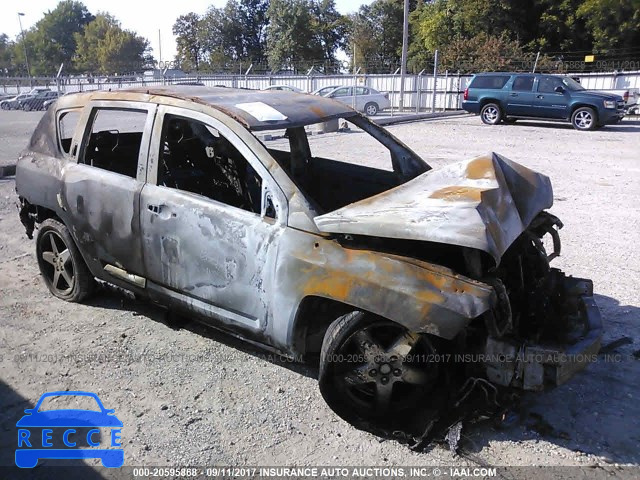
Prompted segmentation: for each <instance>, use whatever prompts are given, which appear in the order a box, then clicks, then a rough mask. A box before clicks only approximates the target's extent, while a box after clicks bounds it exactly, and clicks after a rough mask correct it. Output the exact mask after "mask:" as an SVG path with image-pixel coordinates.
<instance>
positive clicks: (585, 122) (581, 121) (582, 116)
mask: <svg viewBox="0 0 640 480" xmlns="http://www.w3.org/2000/svg"><path fill="white" fill-rule="evenodd" d="M575 122H576V126H577V127H578V128H589V127H590V126H591V125H592V124H593V115H591V114H590V113H589V112H586V111H584V110H583V111H581V112H578V113H576V119H575Z"/></svg>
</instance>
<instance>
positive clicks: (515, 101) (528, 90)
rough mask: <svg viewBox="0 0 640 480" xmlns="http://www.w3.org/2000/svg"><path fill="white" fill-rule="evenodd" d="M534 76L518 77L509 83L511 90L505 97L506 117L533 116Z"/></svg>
mask: <svg viewBox="0 0 640 480" xmlns="http://www.w3.org/2000/svg"><path fill="white" fill-rule="evenodd" d="M534 80H535V75H518V76H516V77H515V78H514V80H513V82H512V83H511V90H510V91H509V94H508V96H507V102H506V103H507V106H506V109H505V110H506V112H505V113H506V114H507V115H514V116H519V115H533V112H532V111H531V110H532V105H533V99H534V96H535V94H534V93H533V83H534Z"/></svg>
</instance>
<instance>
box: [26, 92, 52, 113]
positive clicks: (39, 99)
mask: <svg viewBox="0 0 640 480" xmlns="http://www.w3.org/2000/svg"><path fill="white" fill-rule="evenodd" d="M59 96H60V94H59V93H58V92H38V93H37V94H36V95H34V96H32V97H27V98H25V99H23V100H19V101H18V108H19V109H22V110H24V111H25V112H29V111H31V110H46V107H45V105H44V104H45V102H48V101H49V100H56V99H57V98H58V97H59Z"/></svg>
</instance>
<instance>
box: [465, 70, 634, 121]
mask: <svg viewBox="0 0 640 480" xmlns="http://www.w3.org/2000/svg"><path fill="white" fill-rule="evenodd" d="M462 108H463V109H464V110H466V111H467V112H470V113H476V114H479V115H480V118H481V119H482V121H483V122H484V123H486V124H489V125H496V124H498V123H500V122H501V121H504V122H506V123H513V122H515V121H516V120H517V119H533V120H549V121H569V122H571V124H572V125H573V127H574V128H575V129H577V130H593V129H594V128H597V127H602V126H604V125H608V124H612V123H618V122H619V121H620V120H622V118H623V117H624V100H623V98H622V97H620V96H618V95H614V94H610V93H604V92H598V91H593V90H586V89H585V88H584V87H583V86H582V85H580V84H579V83H578V82H576V81H575V80H573V79H572V78H571V77H567V76H562V75H546V74H536V73H479V74H477V75H474V77H473V79H472V80H471V83H470V84H469V87H468V88H467V89H465V91H464V99H463V102H462Z"/></svg>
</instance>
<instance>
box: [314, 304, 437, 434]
mask: <svg viewBox="0 0 640 480" xmlns="http://www.w3.org/2000/svg"><path fill="white" fill-rule="evenodd" d="M434 352H435V349H434V347H433V346H432V344H431V342H429V340H428V338H427V337H426V336H425V335H421V334H417V333H412V332H409V331H408V330H407V329H406V328H404V327H402V326H401V325H399V324H397V323H394V322H391V321H389V320H385V319H381V318H378V317H375V316H373V315H369V314H366V313H364V312H352V313H349V314H347V315H344V316H342V317H340V318H338V319H337V320H336V321H334V322H333V323H332V324H331V325H330V326H329V328H328V329H327V332H326V334H325V337H324V341H323V344H322V351H321V354H320V375H319V383H320V392H321V393H322V396H323V397H324V399H325V401H326V402H327V404H328V405H329V406H330V407H331V409H332V410H333V411H334V412H336V413H337V414H338V415H339V416H340V417H342V418H343V419H345V420H347V421H348V422H350V423H352V424H354V425H356V426H358V427H363V428H366V427H364V425H367V424H368V422H370V421H374V422H375V423H376V424H378V425H379V426H383V425H384V426H386V427H391V428H393V427H397V425H398V424H399V422H402V421H403V420H406V418H407V416H409V415H411V414H412V413H413V412H414V411H415V410H416V409H418V408H419V407H420V408H422V407H424V405H425V403H426V401H425V400H426V396H427V394H428V393H429V392H430V391H431V390H432V389H433V386H434V385H435V383H436V382H437V379H438V376H439V369H438V364H437V363H435V362H434V361H433V354H434Z"/></svg>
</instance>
